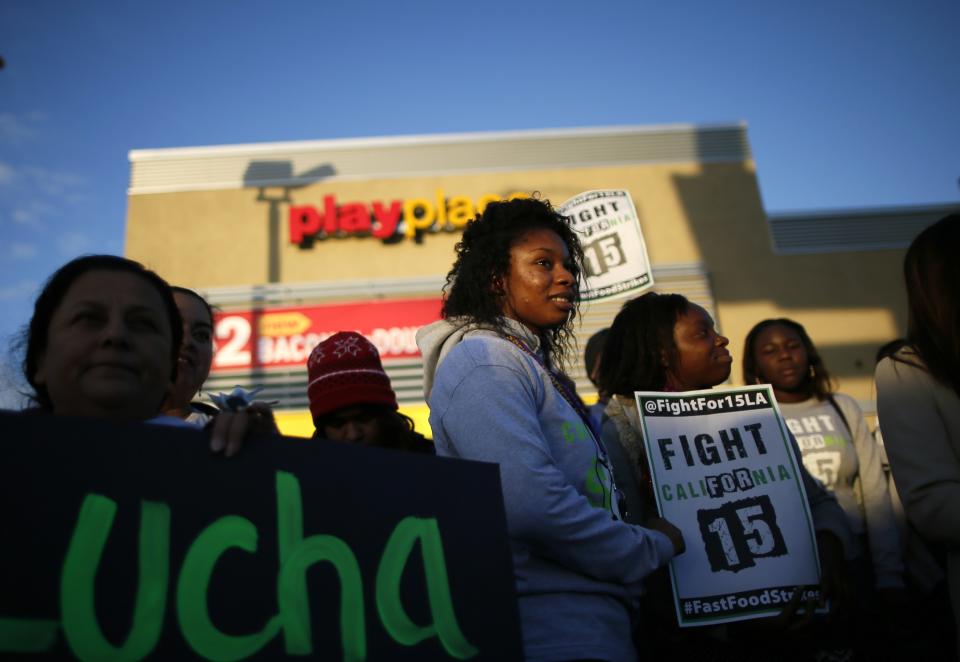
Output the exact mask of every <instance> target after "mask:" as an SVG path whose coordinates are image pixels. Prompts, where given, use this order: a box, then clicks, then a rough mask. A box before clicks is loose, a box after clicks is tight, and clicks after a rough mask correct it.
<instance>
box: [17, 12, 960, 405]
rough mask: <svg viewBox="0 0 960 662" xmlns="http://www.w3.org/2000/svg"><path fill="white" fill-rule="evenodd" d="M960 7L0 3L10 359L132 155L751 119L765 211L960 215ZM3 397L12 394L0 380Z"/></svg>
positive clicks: (111, 230) (108, 205) (99, 245)
mask: <svg viewBox="0 0 960 662" xmlns="http://www.w3.org/2000/svg"><path fill="white" fill-rule="evenodd" d="M958 25H960V2H957V0H949V1H947V0H912V1H911V2H905V1H902V0H901V1H896V2H893V1H889V0H872V1H869V2H868V1H866V0H851V1H841V2H836V1H835V0H834V1H831V2H821V1H820V0H811V1H809V2H804V3H782V2H774V3H771V2H752V1H741V2H722V1H717V0H712V1H706V0H704V1H696V2H684V1H683V0H675V1H674V2H671V3H660V2H658V3H651V2H644V1H641V0H633V1H629V2H606V1H604V0H596V1H595V2H590V3H586V2H563V1H553V2H522V1H520V0H515V1H513V2H501V1H499V0H496V1H488V2H478V3H469V4H468V3H460V2H449V1H448V2H364V1H362V0H353V1H351V2H349V3H346V2H343V3H330V2H321V1H315V2H284V1H282V0H278V1H277V2H273V3H266V2H248V1H245V0H240V1H231V2H225V1H204V2H195V1H191V2H185V1H182V0H169V1H167V2H163V3H158V2H152V3H151V2H113V1H111V2H94V1H90V2H73V1H67V0H63V1H61V2H52V1H45V0H32V1H28V0H7V1H6V2H4V3H2V4H0V56H2V57H3V58H4V59H5V60H6V67H5V68H4V69H3V70H0V237H2V240H0V342H2V344H3V345H4V346H5V345H6V344H7V339H8V338H9V337H10V335H11V334H13V333H14V332H15V331H16V330H17V328H18V327H20V326H22V325H23V324H24V323H26V322H27V319H28V316H29V314H30V306H31V304H32V300H33V298H34V296H35V294H36V291H37V288H38V287H39V285H40V284H41V283H42V282H43V280H44V279H45V278H46V277H47V276H48V275H49V274H50V273H51V272H52V271H53V270H55V269H56V268H57V267H58V266H59V265H61V264H62V263H63V262H65V261H66V260H68V259H69V258H71V257H74V256H76V255H79V254H82V253H89V252H113V253H120V252H122V250H123V233H124V219H125V215H126V186H127V182H128V177H129V164H128V162H127V152H128V151H129V150H131V149H138V148H154V147H179V146H192V145H214V144H232V143H250V142H261V141H277V140H307V139H324V138H340V137H360V136H381V135H404V134H422V133H443V132H463V131H488V130H509V129H535V128H555V127H580V126H603V125H610V124H669V123H716V122H730V121H740V120H743V121H745V122H747V124H748V127H749V137H750V141H751V145H752V148H753V152H754V156H755V159H756V162H757V170H758V176H759V181H760V186H761V192H762V196H763V200H764V204H765V206H766V208H767V210H768V211H773V212H776V211H786V210H790V211H795V210H815V209H824V208H843V207H860V206H881V205H909V204H921V203H932V202H955V201H958V199H960V190H958V184H957V183H958V177H960V156H958V154H960V150H958V147H960V121H958V120H957V114H956V112H957V108H958V107H960V74H958V72H957V67H956V61H957V58H956V53H955V51H954V49H953V48H952V47H951V46H950V44H951V43H954V42H955V37H956V28H957V26H958ZM0 386H2V385H0Z"/></svg>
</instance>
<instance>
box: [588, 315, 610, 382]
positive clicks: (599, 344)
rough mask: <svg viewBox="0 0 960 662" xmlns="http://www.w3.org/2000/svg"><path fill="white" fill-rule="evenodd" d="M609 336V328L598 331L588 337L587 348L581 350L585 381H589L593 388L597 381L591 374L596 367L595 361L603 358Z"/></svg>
mask: <svg viewBox="0 0 960 662" xmlns="http://www.w3.org/2000/svg"><path fill="white" fill-rule="evenodd" d="M609 335H610V329H609V328H607V329H600V330H599V331H597V332H596V333H594V334H593V335H592V336H590V340H588V341H587V346H586V348H585V349H584V350H583V366H584V368H586V370H587V379H589V380H590V381H591V383H593V385H594V386H596V385H597V381H596V379H595V377H594V374H593V373H594V371H595V370H596V369H597V367H598V366H597V359H599V358H600V357H601V356H603V348H604V345H605V344H606V342H607V336H609Z"/></svg>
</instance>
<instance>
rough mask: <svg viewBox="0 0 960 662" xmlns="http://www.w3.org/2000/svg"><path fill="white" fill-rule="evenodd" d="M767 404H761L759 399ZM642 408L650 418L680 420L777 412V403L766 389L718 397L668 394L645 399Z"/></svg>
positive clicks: (743, 391) (641, 404) (642, 400)
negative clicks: (680, 418) (746, 412)
mask: <svg viewBox="0 0 960 662" xmlns="http://www.w3.org/2000/svg"><path fill="white" fill-rule="evenodd" d="M761 395H762V396H763V400H765V402H758V396H761ZM640 406H641V407H642V408H643V413H644V415H645V416H647V417H648V418H650V417H659V418H679V417H681V416H702V415H704V414H729V413H733V412H741V411H752V410H757V409H769V410H773V402H772V401H771V399H770V396H769V394H768V392H767V390H766V389H757V390H750V391H746V390H737V391H736V392H720V393H715V394H704V395H692V396H679V395H671V394H669V393H664V394H662V395H656V396H641V398H640Z"/></svg>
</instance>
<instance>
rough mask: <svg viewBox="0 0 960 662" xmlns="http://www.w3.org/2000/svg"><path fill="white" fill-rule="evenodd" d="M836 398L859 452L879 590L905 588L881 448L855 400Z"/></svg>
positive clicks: (863, 492)
mask: <svg viewBox="0 0 960 662" xmlns="http://www.w3.org/2000/svg"><path fill="white" fill-rule="evenodd" d="M834 397H835V398H836V401H837V405H838V406H839V407H840V408H841V409H842V410H843V415H844V416H846V418H847V423H849V425H850V432H851V434H852V435H853V447H854V450H855V451H856V452H857V464H858V465H859V470H858V473H859V476H860V490H861V492H862V494H863V511H864V516H865V517H866V520H867V521H866V525H867V536H868V540H869V543H870V556H871V558H872V559H873V571H874V575H875V576H876V584H877V587H878V588H894V587H897V588H899V587H902V586H903V585H904V583H903V554H902V552H901V547H900V534H899V532H898V530H897V521H896V518H895V517H894V514H893V504H892V502H891V501H890V488H889V486H888V485H887V478H886V476H884V475H883V465H882V463H881V461H880V449H879V448H878V446H877V442H876V441H874V439H873V436H872V435H871V434H870V430H869V429H868V428H867V422H866V421H865V420H864V418H863V411H862V410H861V409H860V406H859V405H858V404H857V403H856V401H854V400H853V398H850V397H848V396H845V395H840V394H838V395H836V396H834Z"/></svg>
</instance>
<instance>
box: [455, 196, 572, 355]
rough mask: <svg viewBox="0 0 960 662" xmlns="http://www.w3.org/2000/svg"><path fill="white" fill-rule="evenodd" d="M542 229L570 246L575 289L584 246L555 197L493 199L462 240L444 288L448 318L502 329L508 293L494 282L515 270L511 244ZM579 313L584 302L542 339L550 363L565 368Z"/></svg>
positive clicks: (467, 229)
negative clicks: (553, 203) (504, 296)
mask: <svg viewBox="0 0 960 662" xmlns="http://www.w3.org/2000/svg"><path fill="white" fill-rule="evenodd" d="M540 229H546V230H551V231H553V232H555V233H556V234H557V235H558V236H559V237H560V239H561V240H562V241H563V243H564V244H566V246H567V250H568V251H569V253H570V266H569V270H570V273H571V275H572V276H573V278H574V288H578V285H579V278H580V273H581V272H582V271H583V249H582V248H581V247H580V240H579V239H577V235H576V234H575V233H574V231H573V229H572V228H571V227H570V221H569V220H568V219H567V218H566V217H564V216H561V215H560V214H558V213H557V212H556V211H555V210H554V209H553V207H552V206H550V202H549V201H547V200H540V199H538V198H536V197H533V198H516V199H513V200H503V201H499V202H491V203H490V204H488V205H487V206H486V208H484V210H483V213H482V214H479V215H478V216H477V217H476V218H474V219H473V220H471V221H470V222H468V223H467V226H466V228H465V229H464V231H463V237H462V238H461V239H460V241H459V242H457V246H456V252H457V259H456V261H455V262H454V263H453V268H451V269H450V273H448V274H447V282H446V285H444V287H443V291H444V301H443V310H442V312H441V314H442V315H443V317H444V318H448V317H456V316H465V317H468V318H470V319H471V320H473V321H474V322H478V323H480V324H484V325H490V326H493V327H495V328H498V329H501V330H502V328H503V322H502V318H501V315H502V298H501V297H502V295H499V294H497V293H495V291H494V285H493V283H494V280H495V279H497V278H502V277H504V276H506V275H507V273H508V272H509V271H510V248H511V246H512V245H513V244H514V242H516V241H517V240H518V239H520V237H522V236H523V235H525V234H526V233H527V232H530V231H531V230H540ZM578 312H579V301H577V305H576V306H575V308H574V311H573V313H572V314H571V315H570V317H569V318H567V321H566V323H564V324H562V325H561V326H558V327H556V328H554V329H550V330H548V331H547V332H546V333H544V336H543V338H542V340H543V344H544V348H545V350H546V352H545V353H546V356H547V361H548V363H549V364H551V365H557V366H559V367H562V357H563V354H564V353H565V352H566V351H567V350H568V349H570V345H571V344H573V343H574V342H575V339H574V336H573V331H572V328H573V320H574V318H575V317H576V315H577V313H578Z"/></svg>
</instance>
